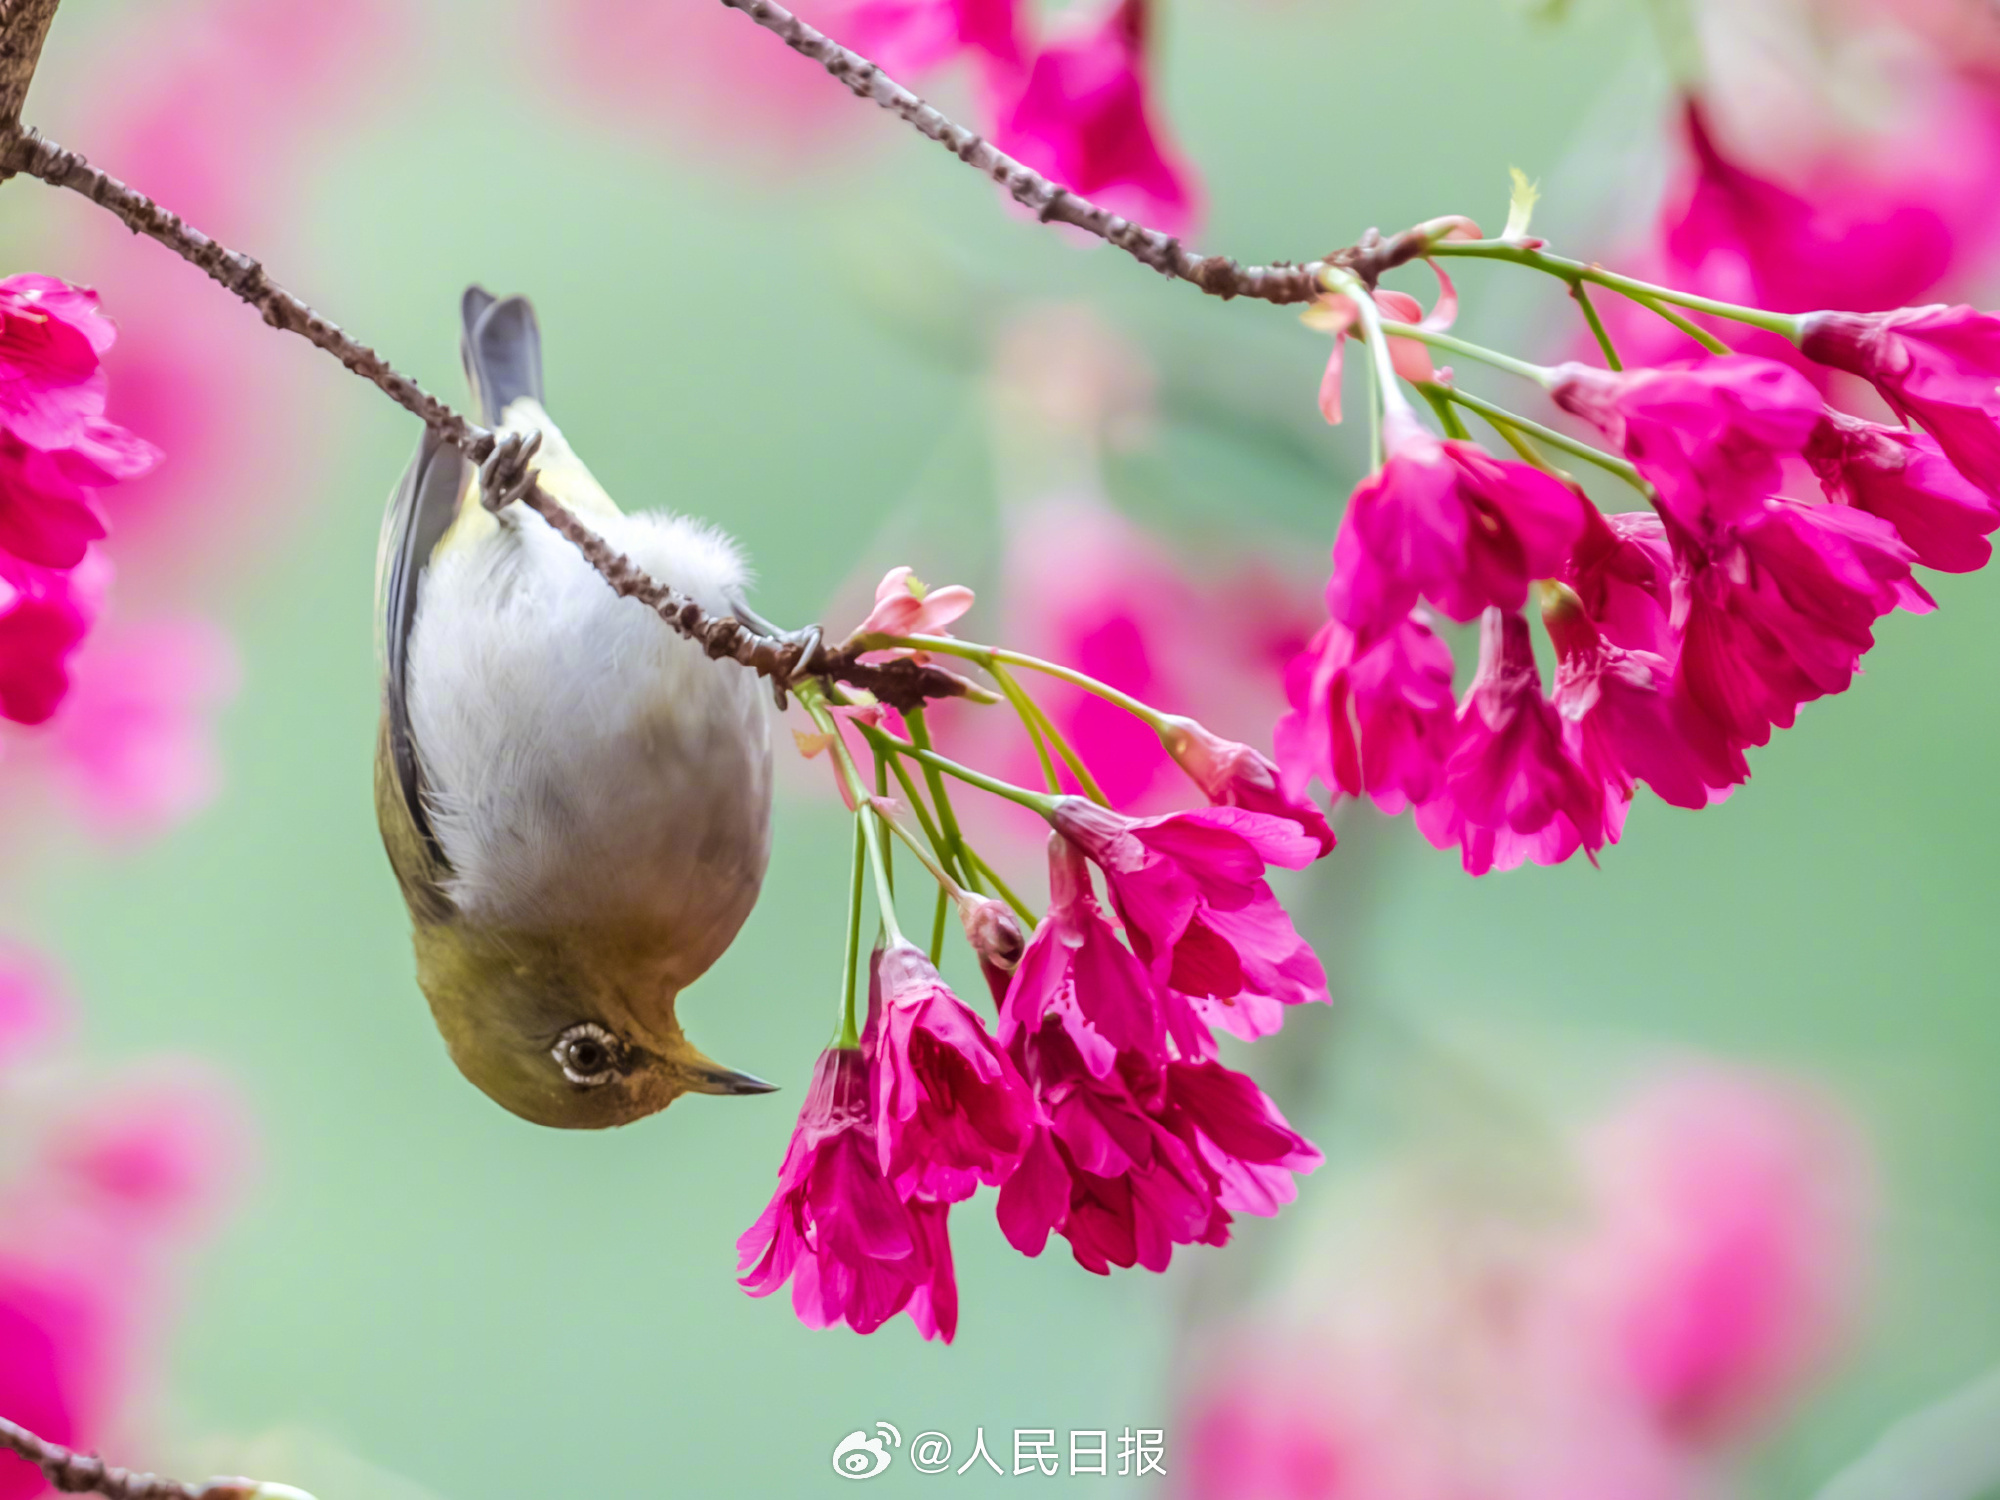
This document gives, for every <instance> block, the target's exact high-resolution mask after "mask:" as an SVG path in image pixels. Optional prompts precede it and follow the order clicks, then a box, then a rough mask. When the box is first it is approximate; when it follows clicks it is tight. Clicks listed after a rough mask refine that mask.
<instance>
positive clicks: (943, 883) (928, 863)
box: [875, 807, 965, 896]
mask: <svg viewBox="0 0 2000 1500" xmlns="http://www.w3.org/2000/svg"><path fill="white" fill-rule="evenodd" d="M875 816H876V817H878V818H880V819H881V820H882V824H883V826H884V827H885V828H887V829H888V830H889V832H891V833H893V834H895V835H896V837H897V838H899V839H901V840H902V841H903V842H904V843H905V844H907V845H909V848H910V852H911V853H912V854H914V855H916V857H917V863H918V864H920V865H922V866H923V867H924V868H925V869H926V870H928V871H930V875H931V879H933V880H935V881H936V882H937V883H938V889H939V890H940V891H942V892H944V893H945V894H946V895H947V896H963V895H964V894H965V892H964V891H963V890H962V889H960V887H959V884H958V882H957V881H956V880H953V879H952V878H951V877H950V876H949V875H947V874H945V872H944V866H943V865H941V864H939V863H938V862H937V860H936V858H935V857H933V855H932V854H931V852H930V850H928V849H926V848H925V847H924V846H923V845H922V844H920V843H918V842H917V836H916V835H915V834H914V833H911V832H910V830H909V829H907V828H905V827H904V826H903V824H902V820H901V819H899V818H894V817H891V816H890V815H889V814H888V813H886V812H884V811H883V810H882V809H881V808H880V807H877V808H876V809H875Z"/></svg>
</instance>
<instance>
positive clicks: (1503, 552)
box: [1326, 396, 1586, 635]
mask: <svg viewBox="0 0 2000 1500" xmlns="http://www.w3.org/2000/svg"><path fill="white" fill-rule="evenodd" d="M1382 442H1383V448H1384V451H1385V452H1386V453H1387V455H1388V456H1387V458H1386V459H1385V460H1384V462H1383V465H1382V467H1381V468H1380V469H1379V470H1377V471H1376V472H1375V473H1373V474H1371V475H1369V476H1368V478H1366V479H1364V480H1362V481H1361V483H1360V484H1359V485H1357V486H1356V487H1355V490H1354V494H1353V497H1352V498H1351V499H1349V501H1348V503H1347V514H1346V515H1345V516H1344V517H1343V518H1342V520H1341V524H1340V532H1339V535H1338V536H1337V537H1336V538H1335V539H1334V544H1333V577H1332V580H1331V581H1330V582H1329V583H1328V584H1327V590H1326V602H1327V607H1328V609H1329V610H1330V611H1331V612H1332V614H1333V617H1334V619H1336V620H1338V621H1340V622H1341V623H1342V624H1343V625H1346V626H1347V627H1348V628H1349V629H1351V630H1354V631H1357V632H1360V633H1362V634H1364V635H1366V634H1368V633H1370V632H1373V631H1380V630H1385V629H1387V628H1389V627H1390V626H1392V625H1394V624H1395V623H1396V622H1397V621H1400V620H1402V619H1404V618H1406V617H1407V616H1408V615H1409V613H1410V610H1411V609H1412V608H1413V607H1414V606H1415V605H1416V604H1417V602H1418V600H1419V599H1420V598H1421V599H1425V600H1428V601H1429V602H1430V603H1432V604H1434V605H1436V606H1437V608H1438V609H1439V610H1441V611H1443V612H1444V613H1445V614H1447V615H1449V616H1450V617H1451V618H1452V619H1454V620H1470V619H1473V618H1475V617H1476V616H1477V615H1478V614H1479V612H1480V611H1481V610H1483V609H1486V608H1487V607H1489V606H1494V607H1498V608H1501V609H1519V608H1520V607H1521V606H1522V605H1523V604H1525V603H1526V602H1527V598H1528V584H1529V583H1530V582H1531V581H1532V580H1534V579H1536V578H1545V577H1549V576H1551V575H1552V574H1554V573H1555V572H1556V571H1557V570H1558V569H1559V568H1561V566H1562V563H1563V559H1564V558H1565V557H1566V556H1567V555H1568V552H1569V548H1570V546H1571V544H1572V543H1574V542H1575V540H1576V538H1577V534H1578V533H1579V532H1580V531H1581V530H1582V527H1583V520H1584V517H1583V511H1584V506H1585V504H1586V502H1585V501H1584V499H1583V497H1582V496H1581V495H1579V494H1578V493H1577V492H1576V491H1575V490H1573V489H1571V488H1570V487H1569V486H1568V485H1566V484H1564V483H1562V482H1561V481H1560V480H1558V479H1556V478H1554V477H1553V476H1551V475H1549V474H1546V473H1543V472H1542V471H1541V470H1539V469H1534V468H1530V467H1529V466H1528V465H1527V464H1523V463H1512V462H1506V461H1502V460H1500V459H1496V458H1494V457H1493V456H1492V455H1491V454H1489V453H1487V452H1486V451H1485V450H1484V449H1482V448H1480V447H1479V446H1478V445H1477V444H1476V443H1468V442H1461V441H1457V440H1441V439H1439V438H1437V437H1434V436H1433V435H1432V434H1431V433H1430V431H1429V430H1428V429H1426V428H1425V427H1424V425H1423V424H1422V423H1421V422H1419V421H1418V420H1417V417H1416V414H1415V413H1414V412H1413V411H1411V410H1410V408H1409V404H1408V403H1407V402H1405V401H1403V400H1402V399H1401V398H1400V396H1399V397H1397V398H1396V399H1394V400H1392V401H1390V402H1389V404H1388V407H1387V410H1386V412H1385V414H1384V417H1383V423H1382Z"/></svg>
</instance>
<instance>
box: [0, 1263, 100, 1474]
mask: <svg viewBox="0 0 2000 1500" xmlns="http://www.w3.org/2000/svg"><path fill="white" fill-rule="evenodd" d="M66 1280H68V1278H60V1277H57V1276H53V1275H51V1274H50V1273H49V1272H48V1271H47V1270H46V1269H45V1268H43V1267H40V1266H32V1265H16V1264H13V1263H11V1258H10V1257H7V1256H5V1255H0V1411H4V1412H5V1413H6V1414H7V1418H8V1420H9V1421H13V1422H18V1423H20V1424H21V1426H23V1427H25V1428H27V1429H28V1431H30V1432H32V1433H34V1434H35V1435H36V1436H37V1437H45V1438H47V1439H49V1440H50V1441H51V1442H57V1443H63V1444H65V1445H74V1446H79V1447H81V1446H84V1444H85V1436H86V1434H87V1433H89V1432H90V1431H92V1430H94V1429H95V1428H96V1427H97V1426H98V1424H99V1423H100V1422H101V1421H102V1420H103V1418H104V1415H105V1410H104V1409H105V1408H106V1407H108V1406H109V1405H110V1404H111V1401H110V1399H109V1398H110V1397H111V1396H112V1394H113V1393H114V1391H115V1375H114V1374H113V1373H112V1368H111V1367H112V1366H113V1364H114V1358H113V1356H112V1354H111V1352H110V1350H109V1349H108V1348H107V1347H106V1346H107V1345H108V1344H109V1343H110V1342H111V1340H110V1338H109V1335H108V1330H107V1329H106V1328H105V1326H104V1324H105V1321H106V1320H105V1318H104V1316H103V1314H102V1313H101V1311H100V1310H99V1309H98V1308H96V1307H94V1306H93V1305H92V1304H91V1301H90V1299H89V1298H88V1297H87V1296H86V1295H84V1294H83V1292H82V1291H81V1289H79V1288H77V1287H74V1286H70V1285H65V1284H64V1282H65V1281H66ZM48 1493H49V1487H48V1481H47V1480H46V1479H45V1478H43V1476H42V1471H41V1470H40V1469H38V1468H36V1467H35V1466H34V1465H33V1464H31V1463H29V1462H28V1461H27V1460H26V1459H24V1458H18V1457H16V1456H15V1455H14V1454H12V1453H7V1452H0V1500H39V1497H41V1496H44V1495H47V1494H48Z"/></svg>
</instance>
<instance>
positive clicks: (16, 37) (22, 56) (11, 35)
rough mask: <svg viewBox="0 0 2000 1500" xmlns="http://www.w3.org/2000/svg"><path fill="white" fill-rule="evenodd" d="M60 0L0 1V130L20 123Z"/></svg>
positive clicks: (8, 128) (11, 127) (10, 128)
mask: <svg viewBox="0 0 2000 1500" xmlns="http://www.w3.org/2000/svg"><path fill="white" fill-rule="evenodd" d="M61 3H62V0H0V130H12V129H13V128H14V127H15V126H16V125H18V124H19V123H20V120H21V106H22V105H23V104H25V103H26V102H27V99H28V85H29V84H31V83H33V82H34V81H35V65H36V64H37V63H39V62H40V61H41V59H42V42H43V40H44V39H45V38H46V37H47V36H48V34H49V23H50V22H51V21H53V20H54V19H55V18H56V6H58V5H59V4H61Z"/></svg>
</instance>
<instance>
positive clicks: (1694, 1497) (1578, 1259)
mask: <svg viewBox="0 0 2000 1500" xmlns="http://www.w3.org/2000/svg"><path fill="white" fill-rule="evenodd" d="M1523 1144H1524V1143H1523V1142H1521V1141H1518V1140H1513V1141H1508V1142H1507V1143H1506V1148H1505V1149H1504V1150H1503V1149H1494V1148H1482V1145H1481V1143H1479V1142H1474V1141H1460V1142H1454V1149H1453V1154H1452V1156H1451V1159H1450V1162H1449V1163H1446V1162H1444V1161H1435V1160H1432V1161H1426V1160H1421V1159H1419V1160H1414V1161H1408V1162H1399V1163H1396V1164H1395V1165H1394V1167H1393V1168H1392V1170H1391V1171H1390V1172H1389V1173H1388V1174H1386V1177H1382V1176H1377V1177H1375V1178H1373V1179H1372V1180H1370V1181H1367V1182H1358V1181H1357V1182H1354V1183H1350V1184H1345V1185H1338V1184H1337V1185H1334V1186H1335V1187H1336V1188H1337V1189H1341V1190H1344V1192H1345V1194H1346V1201H1345V1203H1344V1205H1343V1206H1344V1208H1345V1211H1344V1212H1343V1213H1341V1214H1340V1215H1339V1219H1338V1222H1339V1223H1340V1224H1341V1225H1342V1226H1343V1233H1342V1234H1341V1235H1340V1236H1338V1237H1334V1236H1327V1237H1326V1238H1324V1239H1323V1240H1321V1241H1320V1242H1319V1243H1317V1244H1315V1245H1312V1246H1310V1247H1308V1249H1307V1251H1306V1254H1305V1256H1304V1257H1303V1260H1302V1263H1301V1266H1300V1269H1299V1271H1298V1273H1297V1274H1296V1275H1295V1276H1294V1277H1293V1278H1292V1280H1291V1281H1290V1283H1289V1284H1287V1285H1284V1286H1282V1287H1281V1288H1280V1289H1279V1290H1278V1292H1277V1293H1276V1294H1275V1296H1274V1297H1273V1298H1272V1301H1271V1305H1269V1306H1267V1307H1264V1308H1260V1309H1257V1310H1256V1311H1255V1312H1253V1313H1251V1314H1248V1315H1245V1316H1241V1317H1239V1318H1238V1319H1235V1320H1233V1321H1232V1322H1230V1323H1229V1324H1226V1325H1223V1326H1221V1327H1219V1328H1213V1329H1210V1330H1206V1332H1205V1336H1203V1337H1201V1339H1200V1343H1199V1345H1198V1347H1197V1350H1196V1352H1195V1353H1194V1354H1193V1355H1192V1356H1191V1357H1189V1358H1187V1359H1185V1360H1183V1361H1181V1362H1180V1364H1179V1368H1181V1369H1182V1370H1183V1371H1185V1372H1186V1374H1187V1383H1186V1386H1185V1388H1184V1394H1183V1403H1184V1404H1183V1407H1182V1412H1181V1417H1180V1420H1179V1423H1178V1428H1179V1430H1180V1431H1181V1432H1182V1433H1183V1434H1185V1436H1184V1438H1183V1441H1182V1445H1181V1452H1182V1455H1183V1457H1182V1462H1181V1465H1180V1467H1179V1470H1178V1472H1177V1473H1176V1474H1175V1475H1173V1476H1172V1477H1171V1478H1170V1479H1169V1481H1168V1482H1169V1484H1170V1486H1171V1493H1173V1494H1176V1495H1179V1496H1184V1497H1186V1500H1454V1497H1463V1496H1468V1495H1477V1496H1480V1497H1482V1500H1552V1497H1555V1500H1604V1497H1616V1500H1703V1497H1708V1496H1713V1495H1716V1494H1722V1493H1729V1492H1730V1490H1731V1488H1732V1486H1731V1485H1730V1483H1729V1480H1730V1479H1731V1477H1732V1475H1731V1469H1732V1468H1733V1466H1734V1464H1735V1463H1736V1461H1737V1459H1738V1457H1739V1453H1740V1445H1743V1444H1746V1443H1750V1442H1754V1441H1756V1440H1757V1439H1759V1438H1761V1437H1763V1436H1765V1435H1766V1434H1768V1433H1770V1432H1771V1431H1772V1430H1773V1429H1774V1427H1775V1424H1776V1421H1777V1419H1778V1418H1780V1417H1781V1416H1782V1415H1783V1412H1784V1408H1785V1407H1786V1406H1787V1405H1788V1404H1790V1403H1791V1402H1793V1401H1795V1400H1796V1398H1797V1397H1798V1395H1799V1394H1800V1393H1801V1392H1802V1391H1803V1390H1805V1389H1806V1388H1807V1386H1808V1384H1809V1382H1810V1381H1811V1380H1812V1379H1813V1378H1814V1377H1815V1376H1817V1375H1819V1374H1820V1373H1821V1372H1822V1371H1823V1369H1824V1368H1825V1366H1826V1364H1827V1362H1828V1359H1829V1357H1830V1356H1831V1355H1832V1354H1833V1353H1835V1352H1836V1351H1837V1350H1838V1348H1839V1347H1840V1344H1841V1341H1842V1338H1843V1336H1844V1335H1845V1334H1846V1332H1847V1331H1848V1329H1849V1327H1850V1325H1851V1324H1852V1322H1853V1313H1854V1310H1855V1305H1856V1300H1857V1298H1856V1292H1857V1290H1858V1278H1857V1277H1856V1275H1855V1274H1854V1272H1855V1268H1856V1266H1855V1263H1856V1261H1857V1259H1858V1251H1859V1250H1860V1248H1861V1246H1862V1243H1863V1238H1864V1223H1863V1215H1862V1213H1861V1211H1860V1210H1861V1207H1862V1205H1863V1203H1864V1202H1865V1180H1866V1173H1865V1168H1864V1167H1863V1165H1862V1163H1861V1162H1860V1160H1859V1153H1858V1151H1857V1150H1856V1149H1855V1147H1854V1145H1853V1144H1852V1141H1851V1138H1850V1132H1849V1129H1848V1127H1846V1125H1845V1123H1844V1122H1843V1121H1842V1120H1841V1119H1840V1118H1839V1117H1838V1116H1837V1115H1835V1114H1834V1113H1833V1112H1832V1111H1830V1110H1829V1109H1828V1108H1827V1107H1826V1106H1825V1105H1824V1104H1822V1103H1820V1102H1819V1101H1817V1100H1815V1099H1812V1098H1810V1097H1808V1096H1806V1095H1805V1094H1804V1092H1803V1091H1802V1090H1800V1089H1798V1088H1797V1087H1795V1086H1794V1085H1792V1084H1791V1083H1789V1082H1788V1081H1786V1080H1782V1079H1773V1078H1767V1077H1764V1076H1761V1075H1758V1074H1754V1073H1751V1072H1749V1071H1747V1070H1737V1069H1729V1068H1722V1067H1711V1066H1705V1065H1683V1066H1680V1067H1676V1068H1673V1069H1669V1070H1666V1071H1665V1072H1663V1074H1662V1075H1661V1076H1660V1077H1659V1078H1658V1079H1657V1080H1655V1081H1650V1082H1648V1083H1646V1084H1644V1085H1642V1086H1641V1087H1640V1088H1639V1089H1638V1090H1636V1091H1635V1092H1634V1093H1632V1094H1631V1095H1629V1096H1628V1097H1627V1098H1626V1099H1625V1100H1624V1101H1622V1102H1621V1103H1620V1105H1619V1107H1617V1108H1616V1109H1615V1110H1614V1111H1613V1112H1611V1113H1610V1114H1609V1115H1608V1116H1606V1117H1604V1118H1602V1119H1600V1120H1599V1121H1597V1122H1594V1123H1593V1124H1592V1125H1591V1126H1590V1127H1589V1128H1587V1129H1585V1130H1583V1131H1581V1132H1577V1133H1575V1134H1574V1135H1571V1136H1569V1138H1568V1139H1567V1140H1566V1141H1564V1142H1563V1144H1564V1145H1565V1147H1566V1148H1567V1149H1565V1150H1562V1151H1560V1152H1549V1151H1546V1149H1545V1148H1543V1150H1542V1151H1541V1153H1540V1155H1539V1156H1537V1155H1529V1156H1528V1157H1527V1158H1526V1160H1527V1161H1530V1162H1532V1161H1535V1160H1538V1159H1539V1160H1540V1161H1541V1163H1542V1164H1541V1167H1540V1169H1539V1170H1538V1171H1532V1175H1529V1174H1528V1172H1527V1171H1524V1166H1523V1158H1522V1155H1521V1147H1522V1145H1523ZM1483 1151H1485V1152H1486V1153H1487V1154H1485V1155H1482V1152H1483ZM1502 1161H1504V1162H1505V1163H1507V1165H1506V1166H1504V1167H1500V1163H1501V1162H1502ZM1468 1165H1470V1166H1471V1167H1472V1169H1473V1170H1477V1169H1478V1167H1479V1166H1481V1165H1491V1166H1494V1167H1496V1168H1499V1170H1497V1171H1495V1172H1494V1173H1493V1174H1492V1175H1491V1177H1490V1178H1488V1177H1482V1178H1479V1179H1476V1181H1477V1183H1478V1186H1477V1187H1473V1186H1472V1182H1473V1181H1474V1180H1475V1179H1468V1177H1467V1175H1466V1172H1467V1168H1468ZM1530 1170H1532V1169H1530ZM1502 1184H1506V1186H1502ZM1552 1204H1561V1205H1563V1207H1562V1209H1561V1210H1559V1211H1557V1212H1551V1211H1550V1209H1551V1205H1552Z"/></svg>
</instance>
